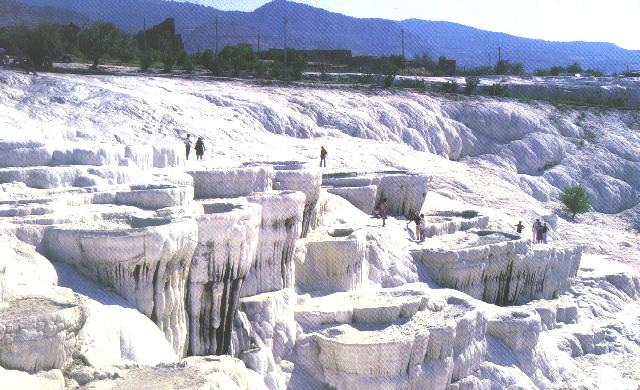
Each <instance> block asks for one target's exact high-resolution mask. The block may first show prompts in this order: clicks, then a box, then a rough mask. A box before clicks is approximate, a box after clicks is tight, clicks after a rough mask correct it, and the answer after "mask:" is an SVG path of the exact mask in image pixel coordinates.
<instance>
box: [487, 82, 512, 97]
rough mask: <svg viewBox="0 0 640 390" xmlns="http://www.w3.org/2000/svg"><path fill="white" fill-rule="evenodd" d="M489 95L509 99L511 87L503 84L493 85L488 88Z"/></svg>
mask: <svg viewBox="0 0 640 390" xmlns="http://www.w3.org/2000/svg"><path fill="white" fill-rule="evenodd" d="M487 93H488V94H489V96H504V97H508V96H509V87H507V86H506V85H502V84H498V83H495V84H491V85H490V86H489V87H488V88H487Z"/></svg>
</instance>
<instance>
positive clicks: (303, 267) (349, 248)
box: [296, 227, 368, 292]
mask: <svg viewBox="0 0 640 390" xmlns="http://www.w3.org/2000/svg"><path fill="white" fill-rule="evenodd" d="M297 245H298V247H297V250H296V287H297V289H298V290H299V291H324V292H337V291H352V290H358V289H360V288H363V287H364V285H365V284H366V281H367V279H368V274H367V267H368V263H367V258H366V256H367V250H366V249H367V241H366V234H365V233H364V232H355V233H354V230H353V229H351V228H348V227H345V228H332V229H329V230H324V231H317V232H313V233H312V234H311V235H309V237H307V238H306V239H304V240H301V241H299V242H298V244H297Z"/></svg>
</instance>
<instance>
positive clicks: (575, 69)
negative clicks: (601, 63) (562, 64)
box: [567, 62, 582, 73]
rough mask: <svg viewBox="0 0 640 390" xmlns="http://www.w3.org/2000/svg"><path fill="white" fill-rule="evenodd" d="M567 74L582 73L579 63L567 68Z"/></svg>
mask: <svg viewBox="0 0 640 390" xmlns="http://www.w3.org/2000/svg"><path fill="white" fill-rule="evenodd" d="M567 73H582V66H580V64H579V63H577V62H574V63H573V64H571V65H569V66H567Z"/></svg>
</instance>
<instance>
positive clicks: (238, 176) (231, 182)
mask: <svg viewBox="0 0 640 390" xmlns="http://www.w3.org/2000/svg"><path fill="white" fill-rule="evenodd" d="M187 173H188V174H189V175H191V176H192V177H193V185H194V191H195V197H196V199H214V198H237V197H241V196H248V195H251V194H252V193H255V192H265V191H269V190H271V189H272V188H273V179H274V177H275V171H274V169H273V167H247V168H233V169H216V170H201V171H188V172H187Z"/></svg>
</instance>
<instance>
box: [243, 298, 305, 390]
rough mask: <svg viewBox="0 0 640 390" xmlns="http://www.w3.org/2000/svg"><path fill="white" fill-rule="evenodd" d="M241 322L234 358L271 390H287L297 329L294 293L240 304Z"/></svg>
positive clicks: (249, 300) (245, 300)
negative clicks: (289, 366)
mask: <svg viewBox="0 0 640 390" xmlns="http://www.w3.org/2000/svg"><path fill="white" fill-rule="evenodd" d="M240 302H241V303H240V308H239V312H238V316H239V318H241V319H242V320H241V321H239V322H238V321H237V322H236V326H234V340H235V345H234V348H233V349H234V350H233V353H234V355H236V356H238V357H239V358H240V359H242V361H244V363H245V364H246V365H247V367H248V368H251V369H252V370H254V371H256V372H257V373H258V374H260V375H261V376H262V377H264V378H265V384H266V386H267V387H268V388H269V389H272V390H276V389H284V388H288V383H289V380H290V374H291V370H290V369H287V368H286V366H287V365H291V362H289V361H288V360H286V359H289V358H290V355H291V353H292V351H293V348H294V345H295V343H296V339H297V335H298V329H297V324H296V321H295V319H294V310H293V309H294V306H295V293H294V292H293V290H292V289H285V290H280V291H276V292H271V293H264V294H259V295H255V296H251V297H246V298H242V299H241V300H240Z"/></svg>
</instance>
